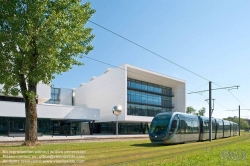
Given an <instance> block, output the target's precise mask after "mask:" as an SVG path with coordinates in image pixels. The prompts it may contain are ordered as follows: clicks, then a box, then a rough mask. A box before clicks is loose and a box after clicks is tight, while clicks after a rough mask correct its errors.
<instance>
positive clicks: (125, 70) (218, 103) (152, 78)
mask: <svg viewBox="0 0 250 166" xmlns="http://www.w3.org/2000/svg"><path fill="white" fill-rule="evenodd" d="M83 57H85V58H88V59H91V60H93V61H96V62H99V63H102V64H106V65H108V66H112V67H115V68H118V69H120V70H124V71H127V72H131V73H134V74H137V75H140V76H143V77H146V78H149V79H153V78H150V77H148V76H145V75H141V74H139V73H136V72H132V71H128V70H126V69H124V68H121V67H117V66H115V65H112V64H110V63H107V62H103V61H100V60H97V59H94V58H90V57H88V56H85V55H83ZM153 80H156V79H153ZM158 81H159V80H158ZM207 84H208V82H207V83H206V84H204V85H202V86H200V87H199V88H201V87H203V86H205V85H207ZM199 88H196V89H199ZM183 89H184V90H187V91H190V92H192V91H191V90H188V89H186V88H183ZM198 94H200V95H202V94H201V93H198ZM202 96H203V97H205V98H207V97H206V96H204V95H202ZM216 103H217V104H218V105H220V106H222V107H224V106H223V105H221V104H219V103H218V102H216ZM224 108H226V107H224ZM226 109H228V108H226Z"/></svg>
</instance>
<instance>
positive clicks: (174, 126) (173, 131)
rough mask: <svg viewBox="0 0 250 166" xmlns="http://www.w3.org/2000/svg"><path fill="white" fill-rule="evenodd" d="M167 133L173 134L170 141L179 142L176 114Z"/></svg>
mask: <svg viewBox="0 0 250 166" xmlns="http://www.w3.org/2000/svg"><path fill="white" fill-rule="evenodd" d="M169 133H170V135H172V134H173V137H172V138H171V139H172V141H174V142H180V118H179V117H178V116H175V117H174V119H173V120H172V123H171V127H170V130H169Z"/></svg>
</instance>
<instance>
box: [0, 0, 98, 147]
mask: <svg viewBox="0 0 250 166" xmlns="http://www.w3.org/2000/svg"><path fill="white" fill-rule="evenodd" d="M94 13H95V10H93V9H92V8H91V6H90V3H85V4H82V3H81V1H80V0H53V1H51V0H43V1H35V0H30V1H27V0H11V1H7V0H0V84H4V87H3V93H4V95H6V96H7V95H14V96H16V95H18V93H21V94H22V96H23V98H24V101H25V113H26V122H25V124H26V127H25V142H24V145H35V144H37V143H38V139H37V109H36V99H37V97H38V96H37V94H36V87H37V84H38V83H39V82H43V83H45V84H50V83H51V80H52V79H53V78H54V75H55V74H61V73H62V72H66V71H67V70H69V69H71V68H72V67H73V65H83V63H82V62H80V61H78V60H79V59H80V58H82V54H88V53H89V51H91V50H92V49H93V46H91V45H90V42H91V41H92V39H93V38H94V35H92V34H91V31H92V29H91V28H86V27H85V24H86V22H87V20H88V19H89V18H90V17H91V16H92V15H93V14H94Z"/></svg>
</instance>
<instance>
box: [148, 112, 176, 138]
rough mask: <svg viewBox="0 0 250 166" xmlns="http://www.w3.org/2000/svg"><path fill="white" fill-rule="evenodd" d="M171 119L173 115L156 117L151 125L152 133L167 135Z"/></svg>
mask: <svg viewBox="0 0 250 166" xmlns="http://www.w3.org/2000/svg"><path fill="white" fill-rule="evenodd" d="M171 117H172V114H167V115H158V116H156V117H154V119H153V120H152V122H151V124H150V133H156V134H161V133H165V132H166V129H167V126H168V124H169V121H170V119H171Z"/></svg>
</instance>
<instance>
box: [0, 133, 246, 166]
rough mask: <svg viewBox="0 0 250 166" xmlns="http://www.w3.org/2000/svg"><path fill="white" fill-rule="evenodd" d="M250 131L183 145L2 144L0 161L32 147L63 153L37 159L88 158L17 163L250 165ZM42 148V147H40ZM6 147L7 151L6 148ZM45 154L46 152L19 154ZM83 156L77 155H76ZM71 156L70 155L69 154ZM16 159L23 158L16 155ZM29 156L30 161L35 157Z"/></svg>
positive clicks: (128, 142) (142, 142)
mask: <svg viewBox="0 0 250 166" xmlns="http://www.w3.org/2000/svg"><path fill="white" fill-rule="evenodd" d="M249 138H250V133H247V132H243V133H242V135H241V136H240V137H239V136H236V137H230V138H225V139H219V140H213V141H212V142H208V141H205V142H195V143H187V144H179V145H167V146H162V145H154V144H152V143H151V142H150V141H149V140H148V139H145V140H130V139H129V140H125V141H124V140H114V141H112V142H111V141H109V142H75V143H50V144H43V145H42V146H36V147H23V146H20V145H8V144H0V165H10V163H7V164H5V163H1V162H3V160H6V159H7V158H6V157H3V155H6V151H19V152H20V151H26V152H27V151H32V152H44V155H47V156H48V155H51V156H55V155H59V157H60V158H59V159H48V158H45V159H33V160H37V161H40V162H41V161H48V162H49V161H51V162H52V161H55V160H60V161H61V160H64V159H63V158H62V157H63V156H64V157H65V156H66V155H69V154H58V153H56V154H55V153H54V154H49V152H53V151H64V152H65V151H73V152H82V153H84V151H85V152H86V153H85V154H71V155H73V158H72V156H71V158H68V161H69V160H84V163H83V164H77V163H74V162H72V163H71V164H69V163H67V164H66V163H65V164H62V163H57V164H55V163H53V164H24V163H19V164H16V163H15V164H13V165H91V166H92V165H98V166H99V165H187V166H189V165H230V166H231V165H250V139H249ZM39 150H40V151H39ZM4 151H5V154H3V152H4ZM20 155H23V156H22V157H23V160H27V159H25V157H29V156H31V157H32V156H41V155H43V154H41V153H40V154H39V153H38V154H28V153H23V154H19V155H17V154H15V155H12V156H15V157H17V156H20ZM77 156H79V157H81V158H80V159H77V158H76V157H77ZM66 157H67V156H66ZM15 160H20V159H17V158H15ZM31 160H32V159H29V160H28V161H31Z"/></svg>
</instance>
